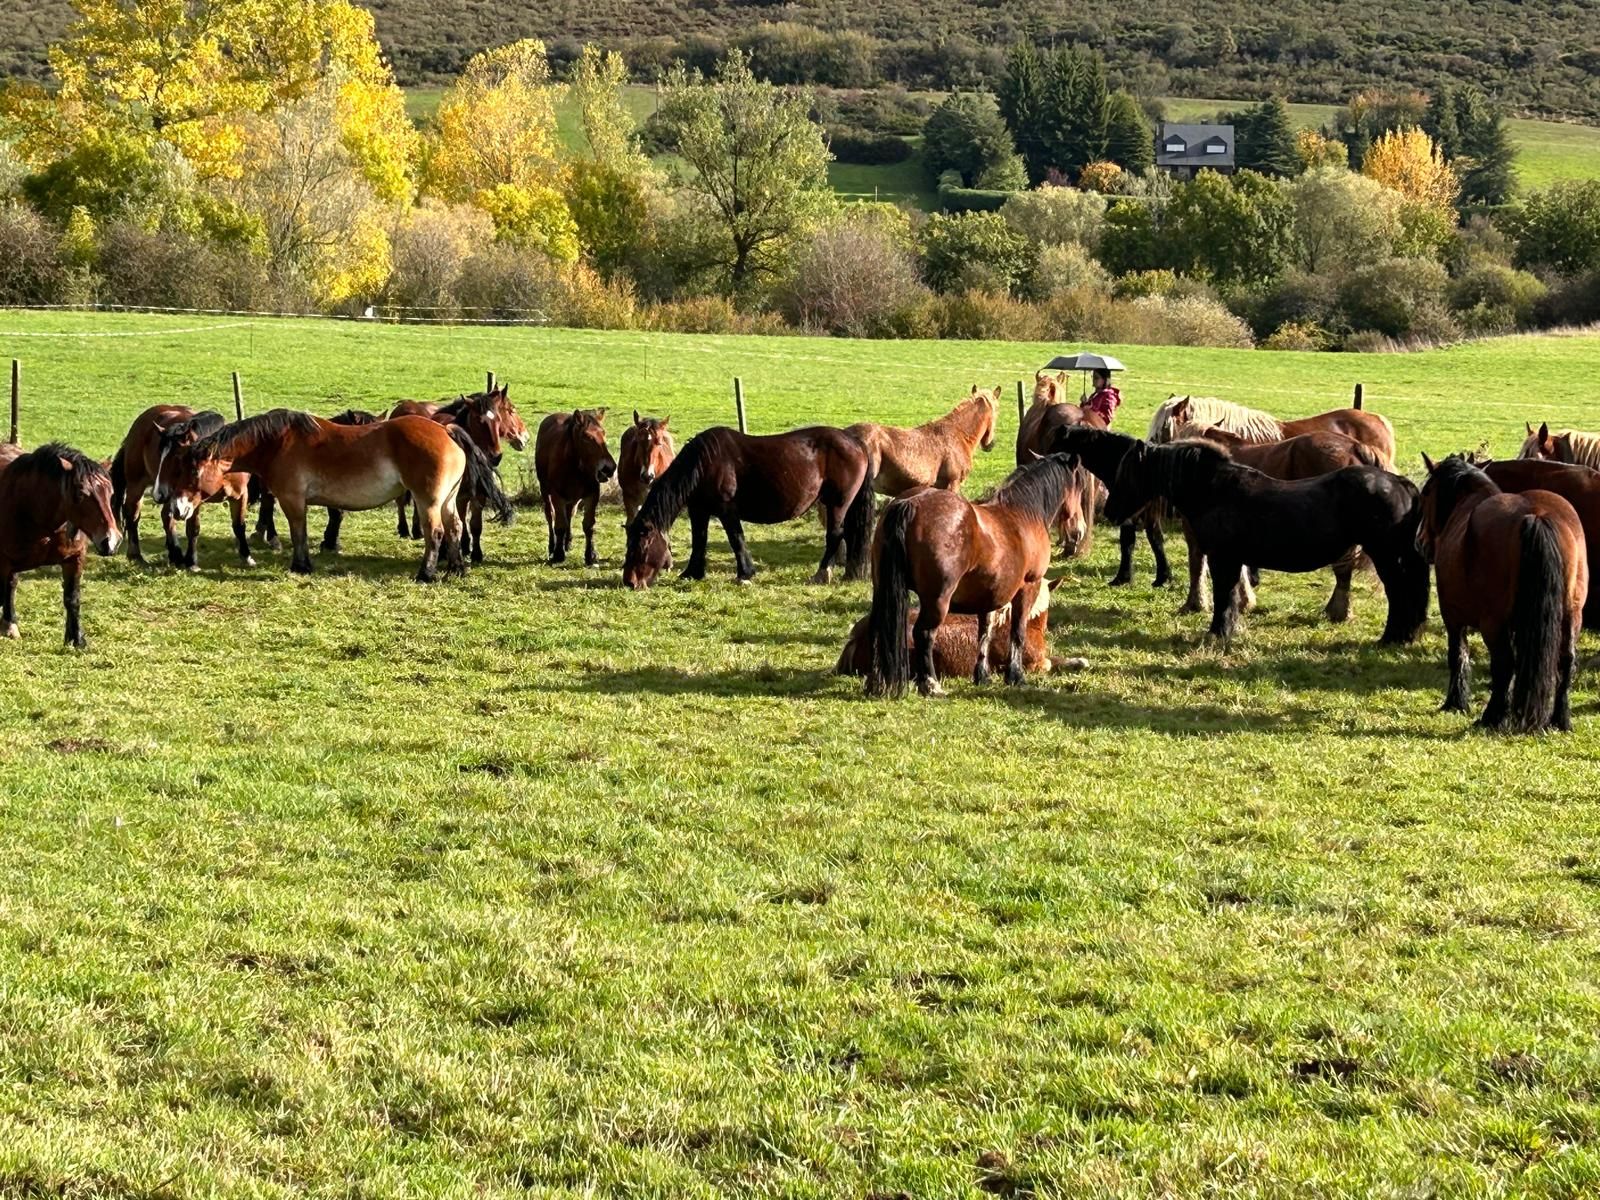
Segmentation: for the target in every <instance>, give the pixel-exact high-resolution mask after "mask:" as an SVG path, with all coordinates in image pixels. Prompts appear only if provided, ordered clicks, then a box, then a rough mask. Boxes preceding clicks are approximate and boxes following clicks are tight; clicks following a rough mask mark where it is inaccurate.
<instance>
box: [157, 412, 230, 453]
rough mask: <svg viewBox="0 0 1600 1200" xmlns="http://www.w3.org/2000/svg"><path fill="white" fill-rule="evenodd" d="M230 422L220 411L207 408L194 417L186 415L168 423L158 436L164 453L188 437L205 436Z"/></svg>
mask: <svg viewBox="0 0 1600 1200" xmlns="http://www.w3.org/2000/svg"><path fill="white" fill-rule="evenodd" d="M227 423H228V419H227V418H226V417H224V416H223V415H222V414H221V413H219V412H214V411H212V410H211V409H207V410H206V411H205V412H197V413H195V414H194V415H193V416H192V417H185V418H184V419H183V420H181V421H174V422H173V423H172V424H171V425H168V426H167V427H166V428H165V429H163V430H162V431H161V433H160V434H159V435H158V437H157V439H156V440H157V441H158V442H159V443H160V446H161V450H162V452H163V453H165V452H166V451H168V450H170V449H172V447H173V446H176V445H177V444H178V443H179V442H181V441H182V440H184V439H185V438H187V437H191V436H192V437H195V438H197V439H198V438H203V437H206V436H208V435H210V434H213V433H215V432H217V430H219V429H221V428H222V427H223V426H224V425H226V424H227Z"/></svg>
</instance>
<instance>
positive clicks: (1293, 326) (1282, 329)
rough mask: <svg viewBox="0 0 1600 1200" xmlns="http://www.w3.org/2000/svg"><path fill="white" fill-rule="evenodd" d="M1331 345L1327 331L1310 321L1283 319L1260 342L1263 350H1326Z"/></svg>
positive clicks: (1331, 340)
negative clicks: (1269, 335)
mask: <svg viewBox="0 0 1600 1200" xmlns="http://www.w3.org/2000/svg"><path fill="white" fill-rule="evenodd" d="M1332 345H1333V339H1332V338H1331V337H1330V336H1329V334H1328V331H1327V330H1326V329H1324V328H1323V327H1322V326H1320V325H1318V324H1316V323H1315V322H1312V321H1285V322H1284V323H1283V324H1282V325H1280V326H1278V328H1276V329H1274V330H1273V331H1272V336H1271V337H1269V338H1267V340H1266V341H1264V342H1262V343H1261V348H1262V349H1263V350H1326V349H1328V348H1329V347H1330V346H1332Z"/></svg>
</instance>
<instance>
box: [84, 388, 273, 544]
mask: <svg viewBox="0 0 1600 1200" xmlns="http://www.w3.org/2000/svg"><path fill="white" fill-rule="evenodd" d="M224 424H225V422H224V420H223V417H222V414H221V413H217V412H196V411H195V410H194V409H192V408H188V407H186V406H184V405H182V404H158V405H156V406H155V407H154V408H147V409H145V410H144V412H142V413H140V414H139V415H138V416H137V417H135V418H134V421H133V424H132V425H131V426H130V427H129V429H128V435H127V437H125V438H123V439H122V445H121V446H120V447H118V448H117V453H116V456H115V457H113V458H112V460H111V504H112V507H113V508H114V509H115V510H116V513H117V515H118V516H119V517H120V518H121V519H122V529H123V533H124V535H125V537H126V539H127V543H128V557H129V558H130V559H132V560H133V561H134V562H136V563H142V562H144V552H143V550H142V549H141V548H140V546H139V510H140V509H141V508H142V507H143V506H144V494H145V492H146V490H148V489H149V488H152V487H154V486H155V483H156V479H157V478H158V477H159V476H160V474H161V463H162V461H163V460H164V459H165V458H166V457H167V456H168V455H169V454H171V453H172V452H173V451H174V450H181V449H182V448H184V447H185V446H191V445H193V444H194V443H195V442H196V441H198V440H199V439H200V438H201V437H204V436H205V435H206V434H208V433H215V432H216V431H217V430H218V429H221V428H222V426H223V425H224ZM224 501H226V502H227V505H228V510H229V513H230V515H231V516H232V517H233V539H234V542H235V544H236V545H237V546H238V548H239V561H240V562H241V563H242V564H244V565H245V566H247V567H253V566H255V565H256V560H255V558H254V557H253V556H252V555H251V553H250V539H249V536H248V535H247V533H246V531H245V522H244V519H245V514H246V512H247V510H248V509H249V507H250V476H248V475H246V474H244V473H242V472H237V471H236V472H234V473H232V474H230V475H225V476H223V479H222V487H221V488H220V489H219V490H218V491H217V493H216V494H215V495H213V496H208V497H207V498H206V503H207V504H220V503H222V502H224ZM161 525H162V528H163V529H164V530H165V531H166V535H167V561H168V562H169V563H171V564H172V565H173V566H175V567H186V568H188V569H189V570H190V571H198V570H199V569H200V564H199V561H198V557H197V555H196V552H195V548H196V545H197V543H198V542H199V540H200V511H199V510H198V509H196V510H195V511H194V512H192V513H190V514H189V519H188V521H187V522H185V525H186V528H185V531H184V532H185V534H186V536H187V540H188V545H187V547H186V548H180V547H179V545H178V531H177V521H176V520H175V519H174V517H173V514H172V510H171V509H170V507H168V506H166V505H163V506H162V509H161Z"/></svg>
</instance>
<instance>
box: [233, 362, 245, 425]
mask: <svg viewBox="0 0 1600 1200" xmlns="http://www.w3.org/2000/svg"><path fill="white" fill-rule="evenodd" d="M233 416H234V419H235V420H238V421H242V420H244V388H243V387H241V386H240V384H239V372H237V371H235V372H234V373H233Z"/></svg>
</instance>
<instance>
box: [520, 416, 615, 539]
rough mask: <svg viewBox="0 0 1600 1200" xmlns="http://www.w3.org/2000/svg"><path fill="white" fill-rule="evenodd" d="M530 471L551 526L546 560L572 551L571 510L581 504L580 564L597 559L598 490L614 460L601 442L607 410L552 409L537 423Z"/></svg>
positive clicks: (545, 516)
mask: <svg viewBox="0 0 1600 1200" xmlns="http://www.w3.org/2000/svg"><path fill="white" fill-rule="evenodd" d="M533 470H534V474H535V475H536V476H537V477H538V480H539V494H540V495H541V496H542V497H543V498H544V519H545V523H546V524H547V525H548V526H549V527H550V561H551V562H552V563H560V562H566V561H567V552H568V551H569V550H571V549H572V511H573V509H575V508H577V507H578V505H579V504H582V505H583V565H584V566H586V567H592V566H594V565H595V564H596V563H597V562H599V561H600V558H599V556H598V555H596V554H595V550H594V523H595V515H594V514H595V509H596V508H597V507H599V504H600V488H601V487H602V486H603V485H604V484H605V483H606V482H607V481H608V480H610V478H611V477H612V476H613V475H615V474H616V473H617V460H616V459H614V458H612V457H611V447H609V446H607V445H606V410H605V409H603V408H579V409H574V410H573V411H572V412H570V413H551V414H550V415H549V416H548V417H546V418H545V419H544V420H543V421H541V422H540V423H539V437H538V440H537V441H535V442H534V444H533Z"/></svg>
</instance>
